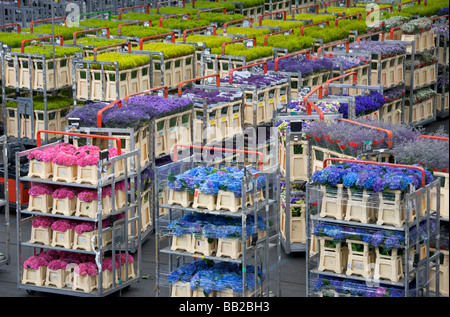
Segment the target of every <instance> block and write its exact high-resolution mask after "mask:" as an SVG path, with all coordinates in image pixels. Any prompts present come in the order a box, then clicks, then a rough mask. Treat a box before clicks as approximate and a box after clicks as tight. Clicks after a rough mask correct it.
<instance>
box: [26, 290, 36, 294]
mask: <svg viewBox="0 0 450 317" xmlns="http://www.w3.org/2000/svg"><path fill="white" fill-rule="evenodd" d="M27 293H28V294H29V295H34V294H35V293H36V292H35V291H32V290H30V289H27Z"/></svg>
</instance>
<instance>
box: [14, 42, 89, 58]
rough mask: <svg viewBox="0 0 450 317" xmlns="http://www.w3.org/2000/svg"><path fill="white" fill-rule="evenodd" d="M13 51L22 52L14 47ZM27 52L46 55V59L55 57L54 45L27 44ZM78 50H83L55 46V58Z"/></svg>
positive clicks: (25, 50) (69, 54) (72, 53)
mask: <svg viewBox="0 0 450 317" xmlns="http://www.w3.org/2000/svg"><path fill="white" fill-rule="evenodd" d="M11 51H13V52H20V51H21V49H20V48H13V49H12V50H11ZM24 52H25V53H29V54H40V55H45V58H46V59H49V58H53V46H50V45H47V46H41V45H39V46H25V48H24ZM76 52H82V49H81V48H78V47H66V46H55V58H59V57H65V56H71V55H75V53H76Z"/></svg>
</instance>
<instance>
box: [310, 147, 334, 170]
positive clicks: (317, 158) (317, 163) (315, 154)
mask: <svg viewBox="0 0 450 317" xmlns="http://www.w3.org/2000/svg"><path fill="white" fill-rule="evenodd" d="M311 153H312V154H311V157H312V159H311V165H312V166H311V173H314V172H315V171H321V170H322V169H323V161H324V160H325V159H327V158H329V157H330V151H328V150H327V149H325V148H322V147H318V146H312V147H311Z"/></svg>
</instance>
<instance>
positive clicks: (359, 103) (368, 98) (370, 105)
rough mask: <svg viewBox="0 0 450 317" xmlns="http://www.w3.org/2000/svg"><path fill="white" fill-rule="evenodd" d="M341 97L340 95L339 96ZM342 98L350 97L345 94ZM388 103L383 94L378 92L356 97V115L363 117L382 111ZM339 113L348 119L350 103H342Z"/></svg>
mask: <svg viewBox="0 0 450 317" xmlns="http://www.w3.org/2000/svg"><path fill="white" fill-rule="evenodd" d="M338 96H339V95H338ZM342 96H348V95H347V94H343V95H342ZM385 103H386V101H385V99H384V96H383V94H380V93H379V92H378V91H371V92H370V93H369V94H368V95H360V96H356V97H355V115H356V116H361V115H365V114H368V113H371V112H374V111H377V110H378V109H380V108H381V107H382V106H383V105H384V104H385ZM339 113H342V114H343V117H344V118H348V103H340V107H339Z"/></svg>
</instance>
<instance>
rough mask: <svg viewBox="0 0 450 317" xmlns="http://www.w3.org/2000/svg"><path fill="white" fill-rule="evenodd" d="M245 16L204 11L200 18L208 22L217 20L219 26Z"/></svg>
mask: <svg viewBox="0 0 450 317" xmlns="http://www.w3.org/2000/svg"><path fill="white" fill-rule="evenodd" d="M244 18H245V16H243V15H242V14H223V13H212V12H204V13H202V14H200V20H204V21H208V23H214V22H216V23H217V24H218V26H223V24H224V23H225V22H229V21H234V20H240V19H244Z"/></svg>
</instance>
